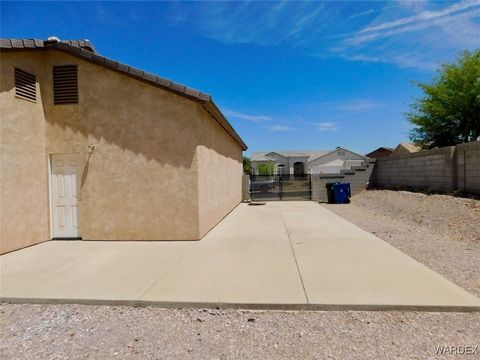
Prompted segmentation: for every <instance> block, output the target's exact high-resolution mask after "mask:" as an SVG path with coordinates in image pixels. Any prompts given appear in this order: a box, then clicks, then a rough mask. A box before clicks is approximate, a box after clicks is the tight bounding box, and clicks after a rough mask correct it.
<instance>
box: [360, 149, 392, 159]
mask: <svg viewBox="0 0 480 360" xmlns="http://www.w3.org/2000/svg"><path fill="white" fill-rule="evenodd" d="M392 151H393V149H392V148H389V147H383V146H382V147H379V148H378V149H375V150H373V151H372V152H369V153H368V154H367V155H365V156H366V157H369V158H370V159H379V158H382V157H386V156H390V155H391V154H392Z"/></svg>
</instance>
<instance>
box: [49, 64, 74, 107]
mask: <svg viewBox="0 0 480 360" xmlns="http://www.w3.org/2000/svg"><path fill="white" fill-rule="evenodd" d="M77 74H78V71H77V65H62V66H54V67H53V103H54V104H78V75H77Z"/></svg>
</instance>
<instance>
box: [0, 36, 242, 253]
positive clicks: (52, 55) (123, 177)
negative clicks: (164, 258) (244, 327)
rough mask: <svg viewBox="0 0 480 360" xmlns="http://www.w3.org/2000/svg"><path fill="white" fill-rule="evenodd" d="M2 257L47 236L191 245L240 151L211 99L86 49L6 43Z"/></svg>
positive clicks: (237, 191)
mask: <svg viewBox="0 0 480 360" xmlns="http://www.w3.org/2000/svg"><path fill="white" fill-rule="evenodd" d="M0 56H1V58H0V59H1V84H0V88H1V94H0V104H1V113H0V116H1V122H0V130H1V138H0V150H1V151H0V152H1V162H0V181H1V189H0V206H1V209H0V210H1V211H0V214H1V220H0V221H1V222H0V227H1V229H0V244H1V247H0V252H1V253H5V252H9V251H12V250H15V249H19V248H22V247H25V246H29V245H32V244H35V243H38V242H42V241H45V240H49V239H52V238H82V239H87V240H198V239H200V238H202V237H203V235H205V234H206V233H207V232H208V231H209V230H210V229H211V228H212V227H213V226H215V225H216V224H217V223H218V222H219V221H220V220H221V219H222V218H223V217H224V216H225V215H226V214H227V213H228V212H229V211H231V210H232V209H233V208H234V207H235V206H236V205H237V204H238V203H239V202H240V201H241V198H242V152H243V151H244V150H246V149H247V146H246V145H245V143H244V142H243V141H242V139H241V138H240V136H239V135H238V134H237V133H236V132H235V130H234V129H233V128H232V126H231V125H230V124H229V122H228V121H227V119H226V118H225V116H224V115H223V114H222V112H221V111H220V110H219V109H218V107H217V106H216V105H215V103H214V102H213V100H212V98H211V96H210V95H207V94H205V93H202V92H200V91H197V90H194V89H191V88H189V87H186V86H184V85H180V84H177V83H174V82H172V81H170V80H167V79H164V78H162V77H159V76H156V75H154V74H150V73H147V72H144V71H143V70H140V69H137V68H134V67H132V66H129V65H126V64H122V63H120V62H116V61H114V60H112V59H109V58H107V57H105V56H102V55H100V54H99V53H98V52H97V51H96V50H95V48H94V46H93V45H92V43H91V42H89V41H86V40H82V41H73V40H72V41H60V40H58V39H56V38H51V39H49V40H47V41H43V40H32V39H23V40H12V39H2V40H1V52H0Z"/></svg>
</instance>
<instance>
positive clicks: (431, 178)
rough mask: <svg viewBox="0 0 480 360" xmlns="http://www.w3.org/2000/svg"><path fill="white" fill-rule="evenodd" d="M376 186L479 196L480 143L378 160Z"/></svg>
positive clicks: (376, 163)
mask: <svg viewBox="0 0 480 360" xmlns="http://www.w3.org/2000/svg"><path fill="white" fill-rule="evenodd" d="M371 180H372V181H371V182H372V184H373V185H374V186H377V187H385V188H399V187H412V188H419V189H432V190H441V191H464V192H467V193H473V194H480V142H479V141H474V142H470V143H465V144H459V145H457V146H447V147H443V148H438V149H432V150H424V151H420V152H417V153H412V154H405V155H398V156H389V157H385V158H380V159H377V160H376V162H375V167H374V171H373V174H372V179H371Z"/></svg>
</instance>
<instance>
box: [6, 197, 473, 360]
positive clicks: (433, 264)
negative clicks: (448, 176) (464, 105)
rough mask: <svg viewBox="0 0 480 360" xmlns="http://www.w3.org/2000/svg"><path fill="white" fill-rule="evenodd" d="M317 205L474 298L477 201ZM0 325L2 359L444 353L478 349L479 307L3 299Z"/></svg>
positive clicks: (365, 200)
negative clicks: (312, 308)
mask: <svg viewBox="0 0 480 360" xmlns="http://www.w3.org/2000/svg"><path fill="white" fill-rule="evenodd" d="M319 206H326V207H327V208H328V209H330V210H332V211H334V212H335V213H337V214H339V215H340V216H342V217H344V218H346V219H348V220H350V221H352V222H353V223H355V224H357V225H358V226H359V227H361V228H363V229H365V230H367V231H370V232H372V233H375V234H376V235H377V236H379V237H380V238H382V239H384V240H386V241H388V242H389V243H390V244H392V245H393V246H395V247H397V248H399V249H400V250H402V251H404V252H405V253H407V254H408V255H410V256H412V257H413V258H415V259H416V260H418V261H420V262H422V263H423V264H425V265H427V266H428V267H430V268H431V269H433V270H435V271H437V272H439V273H440V274H442V275H444V276H445V277H447V278H448V279H450V280H451V281H453V282H454V283H456V284H457V285H459V286H461V287H463V288H465V289H467V290H469V291H470V292H472V293H475V294H476V295H477V296H479V295H480V286H479V285H480V284H479V281H480V279H479V269H480V256H479V255H480V238H479V231H478V227H479V225H478V222H479V221H478V219H479V218H480V201H477V200H469V199H461V198H454V197H451V196H445V195H432V196H426V195H423V194H414V193H409V192H393V191H368V192H364V193H361V194H359V195H357V196H355V197H354V198H353V199H352V203H351V204H349V205H319ZM0 324H1V344H0V351H1V353H0V355H1V356H0V357H1V358H2V359H436V358H445V359H451V358H458V356H455V355H443V356H441V355H438V354H436V347H438V346H453V347H455V346H460V347H465V346H473V347H474V346H480V335H479V334H480V314H479V313H421V312H359V311H343V312H342V311H337V312H284V311H266V312H256V311H242V310H211V309H160V308H155V307H138V308H137V307H127V306H93V305H15V304H2V305H0ZM470 349H473V348H470ZM458 351H462V348H459V349H458ZM463 357H464V358H468V359H474V358H480V349H477V350H476V353H475V355H471V356H468V355H465V356H463ZM460 358H462V356H461V357H460Z"/></svg>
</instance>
